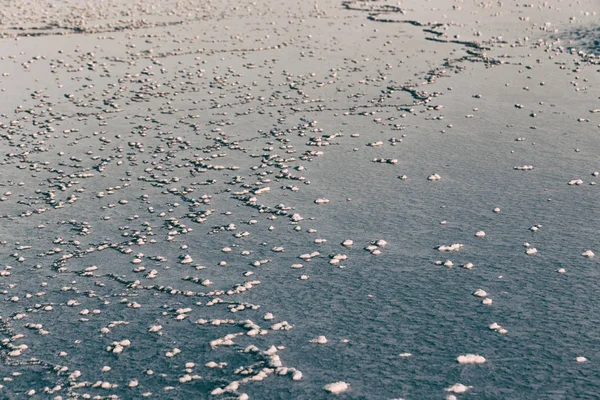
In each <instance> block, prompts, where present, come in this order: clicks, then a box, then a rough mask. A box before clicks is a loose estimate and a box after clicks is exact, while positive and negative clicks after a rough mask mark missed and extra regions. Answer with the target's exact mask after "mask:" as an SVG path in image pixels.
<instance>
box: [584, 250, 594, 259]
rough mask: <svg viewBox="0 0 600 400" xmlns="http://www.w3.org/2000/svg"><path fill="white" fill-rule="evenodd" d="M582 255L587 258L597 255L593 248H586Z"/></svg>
mask: <svg viewBox="0 0 600 400" xmlns="http://www.w3.org/2000/svg"><path fill="white" fill-rule="evenodd" d="M581 255H582V256H584V257H587V258H592V257H594V256H595V254H594V252H593V251H591V250H586V251H584V252H583V253H581Z"/></svg>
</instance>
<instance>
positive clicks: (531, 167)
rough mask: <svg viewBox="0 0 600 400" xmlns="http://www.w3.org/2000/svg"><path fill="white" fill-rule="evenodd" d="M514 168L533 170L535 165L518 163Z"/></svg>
mask: <svg viewBox="0 0 600 400" xmlns="http://www.w3.org/2000/svg"><path fill="white" fill-rule="evenodd" d="M513 169H516V170H519V171H531V170H532V169H533V165H517V166H516V167H514V168H513Z"/></svg>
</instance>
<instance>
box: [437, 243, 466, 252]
mask: <svg viewBox="0 0 600 400" xmlns="http://www.w3.org/2000/svg"><path fill="white" fill-rule="evenodd" d="M463 247H464V245H463V244H461V243H454V244H451V245H449V246H445V245H443V246H438V248H437V249H438V251H459V250H460V249H462V248H463Z"/></svg>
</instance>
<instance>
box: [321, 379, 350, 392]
mask: <svg viewBox="0 0 600 400" xmlns="http://www.w3.org/2000/svg"><path fill="white" fill-rule="evenodd" d="M348 388H349V385H348V384H347V383H346V382H341V381H340V382H334V383H329V384H327V385H325V386H324V387H323V389H325V390H326V391H328V392H329V393H333V394H340V393H344V392H346V391H347V390H348Z"/></svg>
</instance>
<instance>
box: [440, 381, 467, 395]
mask: <svg viewBox="0 0 600 400" xmlns="http://www.w3.org/2000/svg"><path fill="white" fill-rule="evenodd" d="M472 387H473V386H465V385H463V384H462V383H456V384H454V385H452V386H450V387H449V388H447V389H446V392H451V393H456V394H462V393H465V392H467V391H468V390H469V389H471V388H472Z"/></svg>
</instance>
